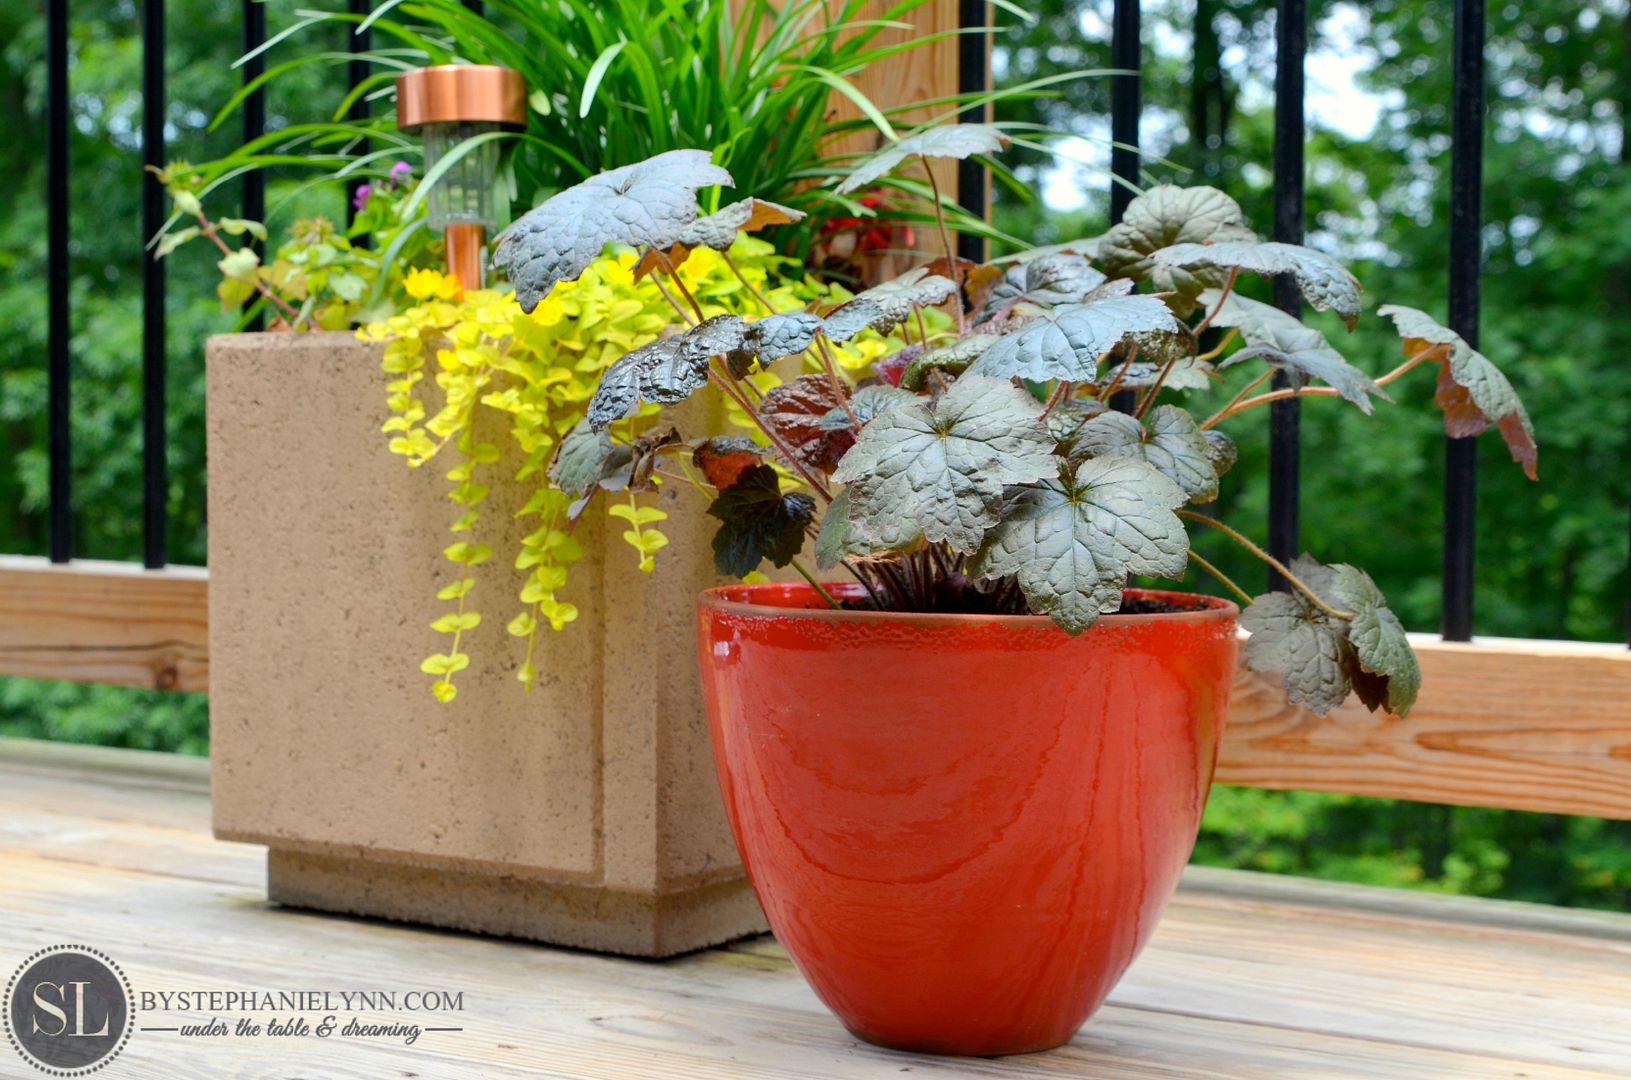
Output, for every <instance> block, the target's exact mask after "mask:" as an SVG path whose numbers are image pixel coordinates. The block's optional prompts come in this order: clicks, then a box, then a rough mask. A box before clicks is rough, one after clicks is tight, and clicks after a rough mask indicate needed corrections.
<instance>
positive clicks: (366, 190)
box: [351, 184, 374, 210]
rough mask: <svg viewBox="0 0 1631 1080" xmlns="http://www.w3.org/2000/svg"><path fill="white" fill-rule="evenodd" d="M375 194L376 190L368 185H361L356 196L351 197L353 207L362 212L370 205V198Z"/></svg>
mask: <svg viewBox="0 0 1631 1080" xmlns="http://www.w3.org/2000/svg"><path fill="white" fill-rule="evenodd" d="M373 193H374V189H373V188H372V187H370V186H368V185H367V184H359V185H358V187H357V190H356V192H355V194H353V195H352V196H351V205H352V206H354V207H356V208H357V209H358V210H361V209H362V208H363V207H365V206H367V205H368V196H370V195H372V194H373Z"/></svg>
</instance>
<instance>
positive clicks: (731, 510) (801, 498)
mask: <svg viewBox="0 0 1631 1080" xmlns="http://www.w3.org/2000/svg"><path fill="white" fill-rule="evenodd" d="M708 513H709V514H712V515H713V516H714V517H716V518H718V519H719V520H720V522H721V524H720V526H719V531H718V532H716V533H714V566H715V567H717V568H718V569H719V572H720V573H722V574H731V575H734V576H736V577H746V576H747V575H748V574H751V573H753V571H755V570H757V569H758V568H759V563H760V562H762V561H763V560H765V559H769V560H770V561H771V563H772V564H773V565H775V566H786V565H787V564H788V563H790V562H792V561H793V560H794V559H795V558H797V557H798V553H799V549H800V548H802V547H803V546H804V527H805V526H806V525H808V524H810V521H811V519H812V518H813V517H814V516H815V500H814V499H812V498H810V496H808V495H804V494H800V493H798V492H794V493H792V494H789V495H783V494H782V493H781V480H780V478H779V477H777V475H776V470H775V469H772V468H771V467H770V466H769V465H755V466H754V467H753V468H751V469H749V470H747V471H746V472H744V473H743V474H742V475H741V477H739V478H738V479H737V481H736V483H734V484H732V485H731V486H730V487H727V488H725V489H724V490H723V491H721V492H720V493H719V497H718V498H717V499H715V500H714V501H713V505H712V506H710V507H708Z"/></svg>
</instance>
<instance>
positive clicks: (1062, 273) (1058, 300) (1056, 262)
mask: <svg viewBox="0 0 1631 1080" xmlns="http://www.w3.org/2000/svg"><path fill="white" fill-rule="evenodd" d="M1105 280H1106V279H1105V276H1104V275H1103V274H1102V273H1100V272H1099V271H1098V270H1095V269H1094V268H1093V265H1092V264H1091V263H1089V262H1088V261H1087V260H1086V259H1084V258H1082V256H1080V255H1075V254H1070V253H1066V252H1059V253H1057V254H1053V255H1044V256H1042V257H1041V258H1039V259H1032V260H1031V261H1030V262H1024V263H1019V264H1018V265H1016V266H1011V267H1009V268H1008V270H1007V272H1006V273H1004V274H1003V275H1002V280H1001V281H998V282H997V283H996V284H995V285H994V286H992V288H991V291H990V294H989V295H988V296H987V297H986V298H985V302H984V303H983V304H982V305H981V306H980V310H979V312H978V313H976V314H975V316H974V324H975V325H976V326H978V325H979V324H980V323H983V322H985V321H986V320H988V319H991V318H994V317H995V316H997V315H1000V314H1002V313H1004V312H1005V311H1006V310H1007V309H1010V308H1012V307H1013V306H1014V305H1015V304H1018V303H1027V304H1037V305H1039V306H1041V307H1057V306H1058V305H1060V304H1075V303H1079V302H1080V301H1081V299H1082V297H1084V296H1086V295H1087V294H1088V293H1090V292H1092V291H1093V290H1094V289H1096V288H1098V287H1099V286H1100V285H1103V284H1104V282H1105Z"/></svg>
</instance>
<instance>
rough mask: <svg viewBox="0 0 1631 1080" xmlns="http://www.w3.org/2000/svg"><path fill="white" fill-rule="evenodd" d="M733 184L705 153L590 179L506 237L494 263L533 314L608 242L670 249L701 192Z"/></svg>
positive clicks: (674, 155) (675, 153) (684, 153)
mask: <svg viewBox="0 0 1631 1080" xmlns="http://www.w3.org/2000/svg"><path fill="white" fill-rule="evenodd" d="M731 183H732V180H731V174H730V173H728V172H726V171H725V170H724V169H722V168H720V167H719V166H718V165H715V164H713V163H712V162H711V161H710V160H709V155H708V152H707V151H706V150H670V151H668V152H667V153H664V154H658V155H657V156H655V157H652V158H648V159H646V160H645V161H642V162H638V163H637V164H634V165H625V166H624V167H622V168H620V169H612V170H610V171H608V172H603V173H600V174H599V175H597V176H591V177H590V178H589V179H587V180H585V181H584V182H583V183H581V184H578V185H576V186H575V187H570V188H567V189H566V190H565V191H563V192H561V193H560V194H558V195H556V196H554V197H552V198H550V199H547V200H545V201H544V202H543V203H541V204H540V205H538V206H536V207H534V208H533V209H532V210H530V211H528V212H527V213H526V214H524V215H522V216H521V217H520V218H518V219H517V220H516V221H515V223H514V224H512V225H511V226H510V227H509V228H508V229H505V230H504V231H503V232H502V233H500V234H499V236H498V238H497V239H496V240H495V241H494V243H493V256H492V262H493V266H494V267H496V268H498V269H500V270H503V271H505V272H506V273H507V274H508V275H509V279H510V281H511V282H512V283H513V284H514V285H515V298H516V301H517V302H518V303H519V304H520V305H521V310H523V311H526V312H529V313H530V312H531V311H532V310H533V309H534V308H535V307H537V306H538V302H539V301H540V300H542V299H543V298H544V297H546V296H548V295H549V293H550V290H551V289H553V288H555V286H556V284H557V283H558V282H561V281H569V280H572V279H574V278H576V277H577V276H578V275H579V274H581V273H583V271H584V269H585V268H586V267H587V266H588V265H589V264H590V263H591V262H593V261H594V260H595V259H597V258H599V257H600V255H601V253H602V252H603V251H604V250H605V249H606V245H608V244H627V245H629V246H630V247H651V248H659V249H663V250H666V249H668V248H669V247H670V246H672V245H673V244H674V243H675V242H676V241H678V240H679V238H680V234H681V233H682V232H684V230H685V228H686V226H688V225H690V224H691V223H692V222H693V221H695V220H696V216H697V194H696V192H697V189H698V188H702V187H711V186H713V185H716V184H722V185H726V186H729V185H730V184H731Z"/></svg>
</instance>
